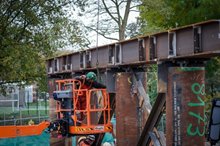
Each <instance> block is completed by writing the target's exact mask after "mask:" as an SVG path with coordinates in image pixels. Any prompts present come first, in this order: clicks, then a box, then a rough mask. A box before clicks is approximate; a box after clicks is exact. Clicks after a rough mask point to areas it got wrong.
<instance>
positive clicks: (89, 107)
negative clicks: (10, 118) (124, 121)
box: [0, 79, 112, 138]
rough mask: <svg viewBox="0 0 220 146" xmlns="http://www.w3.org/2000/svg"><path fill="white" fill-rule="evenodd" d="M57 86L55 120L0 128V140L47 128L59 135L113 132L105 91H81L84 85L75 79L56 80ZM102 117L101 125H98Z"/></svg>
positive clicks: (26, 134) (39, 132)
mask: <svg viewBox="0 0 220 146" xmlns="http://www.w3.org/2000/svg"><path fill="white" fill-rule="evenodd" d="M56 84H57V86H56V87H57V90H56V91H54V92H53V98H54V100H56V115H57V119H56V120H55V121H51V122H49V121H44V122H41V123H40V124H39V125H20V126H0V138H12V137H18V136H30V135H40V134H41V133H42V131H44V130H46V129H47V130H46V131H48V132H54V131H55V132H57V133H58V134H59V135H62V136H73V135H86V134H99V133H106V132H112V124H111V122H110V111H111V108H110V99H109V95H108V93H107V91H106V89H97V88H96V89H95V88H89V89H86V88H83V83H82V82H81V81H80V80H77V79H65V80H57V81H56ZM82 99H83V100H84V103H85V106H84V107H83V106H82V105H81V104H82V103H81V102H82ZM101 115H103V117H104V120H103V123H99V122H98V121H99V118H100V116H101ZM3 131H4V132H3Z"/></svg>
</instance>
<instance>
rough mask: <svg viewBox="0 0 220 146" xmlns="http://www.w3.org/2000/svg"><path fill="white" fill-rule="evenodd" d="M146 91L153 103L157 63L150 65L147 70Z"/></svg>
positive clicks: (155, 92)
mask: <svg viewBox="0 0 220 146" xmlns="http://www.w3.org/2000/svg"><path fill="white" fill-rule="evenodd" d="M147 93H148V95H149V97H150V102H151V105H153V104H154V102H155V101H156V98H157V65H151V68H149V70H148V71H147Z"/></svg>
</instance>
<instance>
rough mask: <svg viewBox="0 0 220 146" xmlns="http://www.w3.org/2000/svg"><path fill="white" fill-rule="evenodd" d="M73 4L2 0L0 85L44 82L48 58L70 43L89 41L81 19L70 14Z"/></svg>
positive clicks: (0, 19)
mask: <svg viewBox="0 0 220 146" xmlns="http://www.w3.org/2000/svg"><path fill="white" fill-rule="evenodd" d="M74 4H76V3H75V2H74V1H70V0H62V1H59V0H58V1H54V0H33V1H29V0H19V1H18V0H16V1H14V0H7V1H5V0H3V1H1V2H0V52H1V53H0V85H2V84H5V83H9V82H17V83H20V84H21V83H22V84H29V83H32V82H34V81H40V82H41V83H44V84H45V79H46V78H45V76H46V68H45V58H47V57H49V56H51V55H52V54H53V52H54V51H55V50H57V49H58V48H63V47H65V46H67V45H68V46H70V45H71V46H73V45H74V44H76V47H77V46H87V45H88V41H87V40H86V39H84V38H85V37H83V35H84V33H83V32H82V31H81V29H80V27H79V23H78V22H77V21H75V20H73V19H72V20H70V19H69V18H68V17H69V16H68V9H67V8H68V6H69V7H70V6H71V5H74ZM64 8H66V9H64ZM44 90H45V88H44Z"/></svg>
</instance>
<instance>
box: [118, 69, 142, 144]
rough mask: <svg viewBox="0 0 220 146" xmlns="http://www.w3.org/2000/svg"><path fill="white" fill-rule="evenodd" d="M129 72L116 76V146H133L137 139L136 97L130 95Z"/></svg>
mask: <svg viewBox="0 0 220 146" xmlns="http://www.w3.org/2000/svg"><path fill="white" fill-rule="evenodd" d="M131 81H132V74H131V73H118V74H117V76H116V110H115V112H116V121H117V124H116V129H117V131H116V139H117V141H116V142H117V146H135V145H137V141H138V123H137V121H138V120H137V104H138V102H137V98H132V96H131V93H130V91H131V85H132V82H131Z"/></svg>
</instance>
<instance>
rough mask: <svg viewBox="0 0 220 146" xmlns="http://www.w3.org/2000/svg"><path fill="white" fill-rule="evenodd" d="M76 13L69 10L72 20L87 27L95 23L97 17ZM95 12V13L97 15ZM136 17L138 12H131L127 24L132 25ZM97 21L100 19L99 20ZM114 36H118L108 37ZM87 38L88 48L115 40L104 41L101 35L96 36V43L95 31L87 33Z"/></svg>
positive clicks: (75, 10)
mask: <svg viewBox="0 0 220 146" xmlns="http://www.w3.org/2000/svg"><path fill="white" fill-rule="evenodd" d="M100 2H101V1H100ZM96 10H97V12H98V9H96ZM77 11H79V10H77V9H74V10H71V13H72V15H71V16H72V17H74V19H77V20H79V21H80V22H81V23H83V24H84V25H86V26H88V25H89V24H90V23H91V22H93V23H97V17H96V18H94V17H91V15H90V14H87V15H86V16H78V15H77ZM123 11H124V10H123V9H122V10H121V13H123ZM97 12H95V13H97ZM138 16H139V13H138V12H133V11H131V12H130V14H129V19H128V24H129V23H132V22H137V20H136V18H137V17H138ZM99 19H102V18H99ZM115 35H117V36H118V34H111V35H110V36H111V37H114V36H115ZM87 38H88V39H89V40H90V41H91V45H90V46H89V47H91V48H92V47H96V46H101V45H106V44H110V43H113V42H116V41H115V40H109V39H106V38H104V37H103V36H101V35H98V42H97V33H96V32H95V31H91V32H89V33H88V36H87ZM97 43H98V44H97Z"/></svg>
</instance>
